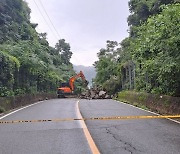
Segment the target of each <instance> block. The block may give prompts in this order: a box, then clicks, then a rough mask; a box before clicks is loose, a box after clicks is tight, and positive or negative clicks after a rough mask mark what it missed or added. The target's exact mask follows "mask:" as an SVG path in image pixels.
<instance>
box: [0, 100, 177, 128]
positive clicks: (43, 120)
mask: <svg viewBox="0 0 180 154" xmlns="http://www.w3.org/2000/svg"><path fill="white" fill-rule="evenodd" d="M77 104H78V103H77ZM77 115H78V118H65V119H39V120H9V121H2V120H0V124H10V123H31V122H63V121H76V120H79V121H82V122H84V121H87V120H133V119H167V118H180V115H157V116H112V117H92V118H82V116H81V114H80V111H79V108H77ZM84 124H85V123H84ZM84 124H83V123H82V126H83V128H84V127H85V128H86V125H84Z"/></svg>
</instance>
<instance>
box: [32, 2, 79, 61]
mask: <svg viewBox="0 0 180 154" xmlns="http://www.w3.org/2000/svg"><path fill="white" fill-rule="evenodd" d="M33 1H34V3H35V5H36V7H37V8H38V10H39V12H40V14H41V16H42V17H43V19H44V21H45V22H46V24H47V25H48V27H49V29H50V30H51V31H52V32H53V34H55V33H54V32H56V35H55V37H56V38H57V39H58V40H59V39H60V38H61V37H60V35H59V33H58V31H57V29H56V27H55V26H54V24H53V22H52V20H51V18H50V16H49V15H48V13H47V11H46V9H45V7H44V5H43V3H42V1H41V0H39V2H40V3H39V4H40V5H41V6H42V9H43V11H44V12H45V14H46V16H47V18H48V20H49V22H50V23H51V25H52V27H53V29H54V31H53V30H52V29H51V26H50V25H49V23H48V22H47V21H46V18H45V17H44V15H43V13H42V12H41V10H40V8H39V6H38V5H37V3H36V2H35V0H33ZM57 36H58V37H59V38H58V37H57ZM73 56H74V59H75V61H77V62H81V61H80V60H78V58H77V57H76V56H75V54H74V55H73Z"/></svg>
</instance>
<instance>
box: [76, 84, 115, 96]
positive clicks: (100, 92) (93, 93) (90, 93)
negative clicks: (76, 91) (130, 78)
mask: <svg viewBox="0 0 180 154" xmlns="http://www.w3.org/2000/svg"><path fill="white" fill-rule="evenodd" d="M79 98H82V99H111V98H112V96H111V95H109V94H108V93H107V92H106V91H104V90H101V89H100V88H97V87H95V88H91V89H87V90H86V91H85V92H83V93H81V95H80V96H79Z"/></svg>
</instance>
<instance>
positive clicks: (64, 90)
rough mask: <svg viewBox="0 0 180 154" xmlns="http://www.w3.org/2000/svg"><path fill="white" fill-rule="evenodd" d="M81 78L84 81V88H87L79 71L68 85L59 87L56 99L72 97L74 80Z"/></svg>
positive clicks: (86, 83)
mask: <svg viewBox="0 0 180 154" xmlns="http://www.w3.org/2000/svg"><path fill="white" fill-rule="evenodd" d="M78 78H81V79H82V80H83V81H84V84H85V86H86V87H87V85H88V81H87V80H86V78H85V76H84V74H83V72H82V71H80V72H79V73H78V74H76V75H75V76H73V77H71V78H70V79H69V82H68V83H62V84H61V87H59V88H58V90H57V96H58V98H62V97H65V96H67V95H73V94H74V82H75V80H76V79H78Z"/></svg>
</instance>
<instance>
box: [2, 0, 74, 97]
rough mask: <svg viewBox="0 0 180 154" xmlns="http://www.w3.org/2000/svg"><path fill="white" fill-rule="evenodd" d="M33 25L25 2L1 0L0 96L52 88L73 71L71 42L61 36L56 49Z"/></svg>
mask: <svg viewBox="0 0 180 154" xmlns="http://www.w3.org/2000/svg"><path fill="white" fill-rule="evenodd" d="M36 26H37V24H32V23H30V9H29V7H28V6H27V3H26V2H24V1H22V0H2V1H1V2H0V44H1V45H0V96H10V95H18V94H24V93H36V92H48V91H55V90H56V88H57V87H58V85H59V84H60V82H62V81H64V80H66V79H67V78H69V77H70V76H72V75H73V74H74V71H73V67H72V64H71V63H70V62H69V60H70V58H71V55H72V52H70V45H69V44H68V43H65V40H64V39H63V42H62V44H61V45H62V51H61V53H59V51H57V48H53V47H50V46H49V44H48V42H47V40H46V36H47V34H46V33H40V34H38V33H37V32H36V30H35V28H36ZM61 41H62V40H60V41H59V42H61ZM59 42H58V43H59ZM63 43H64V44H63ZM63 45H64V46H63ZM56 47H57V46H56ZM67 52H68V54H67ZM62 57H63V58H62Z"/></svg>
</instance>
